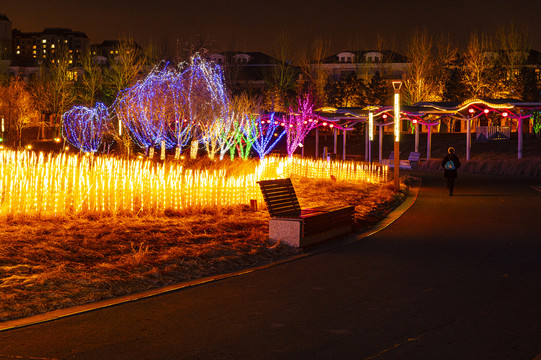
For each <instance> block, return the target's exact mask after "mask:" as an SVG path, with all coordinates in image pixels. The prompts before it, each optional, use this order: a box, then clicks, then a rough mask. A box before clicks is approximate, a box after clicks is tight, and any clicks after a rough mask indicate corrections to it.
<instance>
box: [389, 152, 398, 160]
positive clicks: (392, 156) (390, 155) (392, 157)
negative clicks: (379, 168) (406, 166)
mask: <svg viewBox="0 0 541 360" xmlns="http://www.w3.org/2000/svg"><path fill="white" fill-rule="evenodd" d="M398 156H399V157H400V151H399V152H398ZM389 160H394V151H391V153H390V154H389Z"/></svg>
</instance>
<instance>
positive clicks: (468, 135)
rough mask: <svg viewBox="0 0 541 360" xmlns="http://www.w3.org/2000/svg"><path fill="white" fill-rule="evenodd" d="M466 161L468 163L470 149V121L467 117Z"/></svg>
mask: <svg viewBox="0 0 541 360" xmlns="http://www.w3.org/2000/svg"><path fill="white" fill-rule="evenodd" d="M466 121H467V122H466V136H467V137H466V161H470V147H471V119H470V117H469V116H468V119H467V120H466Z"/></svg>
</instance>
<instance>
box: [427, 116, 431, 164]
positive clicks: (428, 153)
mask: <svg viewBox="0 0 541 360" xmlns="http://www.w3.org/2000/svg"><path fill="white" fill-rule="evenodd" d="M427 126H428V133H427V138H426V160H427V161H428V160H430V151H431V147H432V125H431V124H428V125H427Z"/></svg>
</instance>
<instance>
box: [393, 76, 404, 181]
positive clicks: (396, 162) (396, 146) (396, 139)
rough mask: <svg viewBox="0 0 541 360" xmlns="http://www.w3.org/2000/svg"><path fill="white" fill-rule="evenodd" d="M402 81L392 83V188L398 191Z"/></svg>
mask: <svg viewBox="0 0 541 360" xmlns="http://www.w3.org/2000/svg"><path fill="white" fill-rule="evenodd" d="M401 87H402V81H400V80H398V81H393V89H394V187H395V189H396V190H400V172H399V167H400V88H401Z"/></svg>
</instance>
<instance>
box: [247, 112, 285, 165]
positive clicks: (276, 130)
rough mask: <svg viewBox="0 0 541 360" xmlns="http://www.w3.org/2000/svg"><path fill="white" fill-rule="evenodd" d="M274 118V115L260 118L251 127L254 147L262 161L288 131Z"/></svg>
mask: <svg viewBox="0 0 541 360" xmlns="http://www.w3.org/2000/svg"><path fill="white" fill-rule="evenodd" d="M274 116H275V114H274V113H271V114H270V115H269V116H268V117H262V116H259V117H257V118H256V119H255V124H254V126H253V127H251V131H252V133H253V137H254V139H255V141H254V144H253V147H254V150H255V151H256V152H257V153H258V155H259V158H260V159H264V158H265V156H267V155H268V154H269V153H270V152H271V151H272V149H274V147H275V146H276V144H278V142H279V141H280V140H281V139H282V138H283V137H284V135H285V134H286V129H285V128H284V127H283V126H281V125H280V121H278V120H275V119H274Z"/></svg>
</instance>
